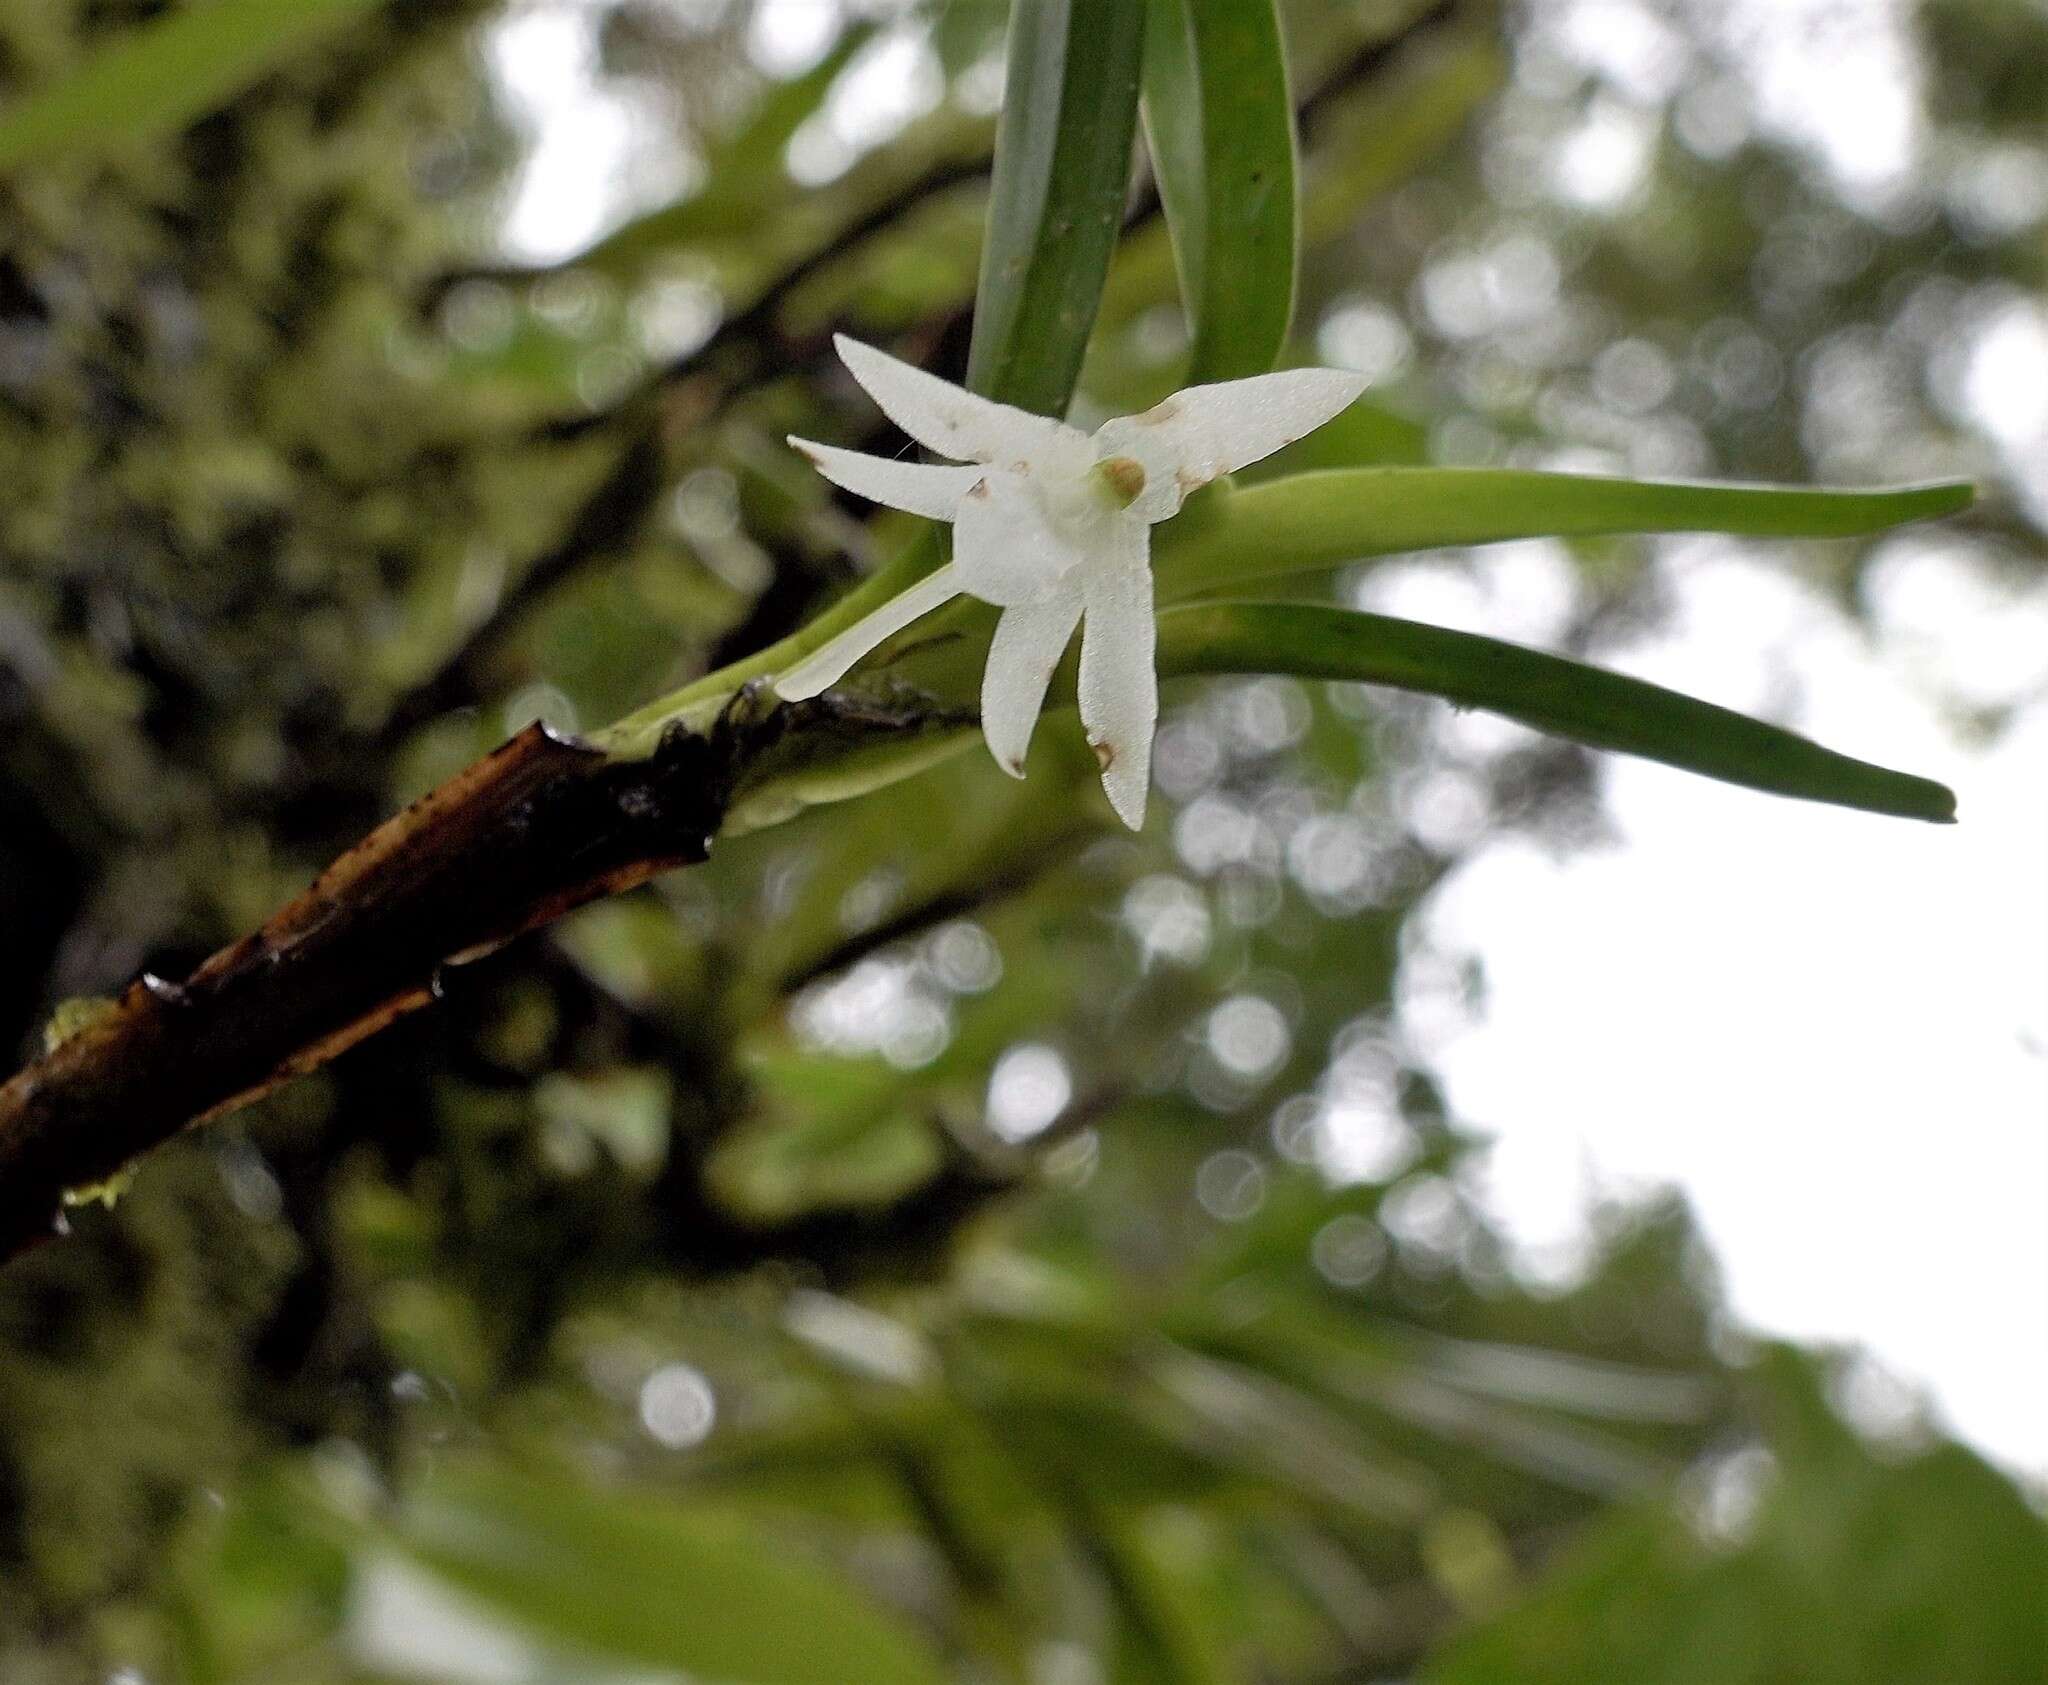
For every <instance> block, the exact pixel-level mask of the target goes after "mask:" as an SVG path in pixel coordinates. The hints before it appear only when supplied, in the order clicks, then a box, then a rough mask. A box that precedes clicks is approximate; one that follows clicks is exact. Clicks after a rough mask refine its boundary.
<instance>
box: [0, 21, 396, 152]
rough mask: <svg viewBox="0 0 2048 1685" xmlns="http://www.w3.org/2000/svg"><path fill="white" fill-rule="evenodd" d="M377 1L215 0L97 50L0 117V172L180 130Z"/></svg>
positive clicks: (106, 148)
mask: <svg viewBox="0 0 2048 1685" xmlns="http://www.w3.org/2000/svg"><path fill="white" fill-rule="evenodd" d="M373 3H374V0H290V3H289V4H287V3H285V0H212V4H210V5H204V6H184V7H180V8H178V9H177V10H176V11H173V12H171V13H169V14H167V15H166V16H164V17H162V18H159V19H157V20H156V21H154V22H152V23H147V24H144V25H143V26H142V27H141V28H139V29H134V30H130V31H129V32H128V33H127V34H125V35H122V36H121V37H120V38H119V39H118V40H115V41H113V42H111V43H109V44H108V45H107V46H105V47H102V48H100V49H99V50H98V51H97V52H95V53H93V54H92V55H91V56H90V57H88V58H86V59H85V60H84V61H83V62H81V63H80V64H79V65H77V66H76V67H75V68H74V69H73V70H71V72H70V73H69V74H67V75H65V76H63V77H60V78H59V79H58V80H57V81H55V82H53V83H51V84H50V85H49V86H48V87H46V88H42V89H39V90H37V91H36V92H34V93H31V94H29V95H28V96H27V97H25V98H23V99H20V100H18V101H11V102H10V103H9V106H8V109H7V111H6V112H5V114H4V115H0V170H6V169H13V168H15V167H17V166H19V165H21V164H26V163H31V162H34V161H36V160H38V159H42V158H47V157H51V156H53V155H56V154H60V153H72V154H84V155H92V156H99V155H103V154H105V153H108V152H111V151H114V150H115V149H116V148H118V147H120V146H122V145H125V144H127V143H129V142H132V141H136V140H142V139H146V138H147V137H149V136H151V135H159V134H164V133H167V132H169V131H171V130H175V129H179V128H182V127H183V126H184V125H185V124H187V123H189V122H191V121H193V120H194V119H195V118H198V117H203V116H205V115H206V113H208V112H209V111H213V110H217V109H218V108H219V107H220V106H223V105H225V104H226V103H227V102H228V101H229V100H231V99H233V98H234V97H235V95H236V94H238V93H240V92H241V91H242V89H244V88H245V87H247V86H248V85H249V84H250V83H251V82H253V81H255V80H256V78H257V77H259V76H261V75H262V74H263V73H264V72H265V71H267V70H269V69H270V68H271V67H272V66H273V65H275V64H277V63H278V62H279V61H281V60H282V59H284V58H285V57H286V56H288V55H289V54H291V53H293V52H295V51H297V50H298V49H299V48H301V47H303V46H305V45H306V44H307V43H308V42H310V41H312V40H314V39H315V38H317V37H318V36H320V35H323V34H326V33H328V32H329V31H331V30H333V29H336V28H338V27H339V26H340V25H342V24H343V23H345V22H347V21H348V20H349V19H350V18H351V17H353V16H354V15H356V14H357V13H359V12H364V11H367V10H369V8H370V6H371V5H372V4H373Z"/></svg>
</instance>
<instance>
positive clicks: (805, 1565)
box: [390, 1463, 945, 1685]
mask: <svg viewBox="0 0 2048 1685" xmlns="http://www.w3.org/2000/svg"><path fill="white" fill-rule="evenodd" d="M390 1543H391V1544H393V1545H394V1546H395V1547H396V1548H398V1549H399V1550H401V1551H403V1552H404V1553H405V1554H406V1555H407V1556H408V1557H409V1558H410V1559H411V1560H413V1561H414V1562H416V1563H418V1564H419V1565H420V1566H422V1567H424V1568H426V1569H428V1570H430V1571H431V1572H432V1573H434V1574H435V1575H437V1576H438V1577H439V1578H441V1579H443V1580H445V1581H446V1582H448V1583H449V1584H451V1585H454V1586H457V1587H459V1588H460V1589H462V1590H463V1591H465V1592H467V1593H469V1594H470V1595H471V1596H472V1597H475V1598H478V1599H480V1600H482V1601H484V1602H486V1603H488V1604H490V1605H492V1606H493V1607H494V1608H495V1609H496V1610H498V1611H501V1612H503V1613H505V1614H508V1615H510V1616H511V1617H512V1618H513V1619H514V1620H515V1621H517V1622H518V1623H519V1624H521V1625H523V1626H526V1627H529V1628H532V1629H535V1630H537V1631H539V1632H540V1633H542V1634H543V1635H545V1636H546V1637H548V1638H551V1639H553V1640H555V1641H556V1642H558V1643H562V1644H566V1645H571V1646H575V1647H577V1648H579V1649H585V1650H591V1651H595V1652H597V1653H598V1654H600V1655H603V1656H607V1657H611V1658H614V1659H616V1660H618V1661H620V1662H623V1663H627V1664H630V1665H633V1666H636V1667H642V1668H657V1669H660V1670H662V1671H663V1672H664V1673H669V1672H681V1673H687V1674H689V1675H690V1676H691V1677H693V1678H702V1679H707V1680H709V1679H717V1680H730V1681H733V1682H734V1685H939V1681H940V1680H941V1679H942V1678H944V1677H945V1675H944V1671H943V1669H942V1668H941V1667H940V1665H939V1663H938V1662H937V1661H936V1660H935V1659H934V1658H933V1657H932V1655H931V1654H930V1652H929V1651H928V1650H927V1649H926V1647H925V1645H924V1644H923V1643H922V1642H921V1641H920V1640H919V1639H918V1637H917V1636H916V1634H915V1633H913V1632H912V1631H911V1630H910V1629H909V1628H908V1627H907V1626H906V1625H905V1624H904V1623H903V1622H901V1621H899V1620H898V1619H896V1618H895V1617H894V1616H893V1615H891V1614H888V1613H886V1612H884V1611H883V1610H881V1609H879V1608H877V1607H876V1606H875V1605H873V1604H871V1603H870V1602H868V1601H867V1600H866V1599H865V1598H863V1597H861V1596H859V1595H858V1594H857V1593H856V1592H855V1591H854V1590H853V1589H852V1588H851V1587H850V1586H847V1585H845V1584H843V1583H842V1582H841V1581H840V1580H839V1579H838V1578H837V1577H836V1576H834V1575H833V1574H831V1573H829V1572H828V1571H827V1570H826V1569H825V1568H823V1567H822V1566H818V1565H815V1564H813V1563H812V1562H811V1561H809V1560H808V1559H806V1558H805V1557H804V1556H803V1555H802V1554H801V1553H797V1552H792V1551H789V1550H788V1549H786V1548H783V1547H782V1546H780V1545H778V1544H777V1542H776V1541H775V1540H774V1539H773V1538H771V1537H769V1536H768V1535H766V1534H763V1533H761V1532H760V1531H758V1530H757V1529H756V1528H754V1527H752V1526H750V1525H749V1524H748V1523H746V1522H745V1521H744V1520H742V1519H740V1518H738V1517H736V1516H733V1515H725V1514H717V1513H714V1512H713V1511H711V1510H709V1509H708V1508H706V1507H705V1506H703V1505H691V1506H688V1507H685V1506H683V1505H680V1504H677V1503H675V1502H673V1501H672V1500H669V1499H665V1498H660V1497H655V1496H651V1495H649V1494H646V1493H633V1492H611V1493H601V1492H597V1491H593V1490H590V1489H587V1488H584V1487H581V1486H577V1485H572V1484H570V1483H568V1482H565V1481H561V1480H556V1479H552V1478H541V1477H536V1476H532V1475H527V1474H515V1473H513V1472H512V1471H510V1470H508V1469H504V1468H501V1467H498V1466H495V1465H490V1464H482V1463H474V1464H466V1465H462V1466H460V1467H451V1468H444V1469H441V1470H439V1471H437V1472H436V1474H435V1475H434V1477H433V1478H432V1479H430V1480H428V1481H426V1482H423V1483H422V1484H421V1486H420V1487H419V1489H417V1490H416V1491H415V1492H414V1493H413V1494H412V1499H411V1502H410V1503H409V1504H408V1505H407V1507H406V1509H405V1511H404V1513H403V1514H402V1515H401V1516H400V1517H399V1519H398V1522H397V1525H396V1526H395V1527H394V1529H393V1530H392V1533H391V1535H390Z"/></svg>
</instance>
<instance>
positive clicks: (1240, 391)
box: [1095, 369, 1366, 521]
mask: <svg viewBox="0 0 2048 1685" xmlns="http://www.w3.org/2000/svg"><path fill="white" fill-rule="evenodd" d="M1365 387H1366V380H1365V377H1364V376H1363V375H1358V374H1353V373H1351V372H1349V371H1348V370H1345V369H1287V370H1283V371H1282V372H1281V373H1279V374H1260V375H1253V376H1252V377H1251V378H1250V379H1249V380H1224V381H1218V382H1216V383H1214V384H1213V385H1208V386H1190V387H1189V388H1188V389H1187V390H1186V391H1184V392H1176V393H1175V394H1174V395H1173V396H1172V397H1171V398H1168V399H1167V400H1166V401H1165V402H1164V403H1161V404H1157V405H1155V406H1154V407H1153V408H1151V409H1149V410H1146V411H1145V412H1144V413H1143V414H1142V415H1125V416H1118V417H1117V418H1116V419H1115V420H1113V421H1107V422H1104V423H1103V425H1102V426H1101V427H1100V428H1099V429H1098V430H1097V431H1096V434H1095V454H1096V456H1097V458H1098V459H1102V460H1106V459H1108V458H1110V457H1117V456H1126V457H1129V458H1131V459H1132V460H1133V461H1135V462H1136V463H1137V464H1138V465H1139V466H1140V467H1141V468H1143V469H1144V470H1145V489H1144V490H1143V491H1142V492H1140V493H1139V494H1138V498H1137V501H1136V502H1134V503H1133V504H1132V505H1131V510H1132V513H1134V514H1136V515H1138V516H1140V517H1142V518H1143V519H1145V520H1147V521H1163V520H1165V519H1166V518H1167V516H1169V515H1171V514H1173V513H1174V512H1175V511H1176V510H1177V509H1179V508H1180V505H1181V500H1182V499H1183V498H1184V497H1186V496H1187V494H1188V493H1189V492H1191V491H1193V490H1195V488H1196V487H1198V486H1205V485H1207V484H1208V483H1209V482H1210V481H1211V480H1214V479H1218V478H1220V477H1221V476H1223V475H1225V474H1230V473H1234V472H1235V471H1236V470H1238V469H1240V468H1243V467H1245V466H1247V465H1248V464H1250V463H1254V462H1257V461H1258V460H1259V459H1260V458H1261V457H1266V456H1271V455H1272V454H1273V453H1274V452H1275V451H1276V450H1279V449H1281V448H1282V447H1283V446H1286V445H1291V444H1293V443H1294V441H1295V440H1296V439H1299V438H1301V437H1302V436H1303V435H1304V434H1308V433H1313V432H1314V431H1315V430H1316V429H1317V428H1318V427H1320V426H1322V425H1323V423H1324V422H1326V421H1328V420H1330V419H1331V418H1332V417H1333V416H1335V415H1337V414H1338V413H1339V412H1340V411H1342V410H1343V409H1345V408H1346V407H1348V406H1349V405H1350V404H1352V403H1353V402H1355V401H1356V400H1357V398H1358V395H1359V394H1360V393H1361V392H1363V391H1364V390H1365Z"/></svg>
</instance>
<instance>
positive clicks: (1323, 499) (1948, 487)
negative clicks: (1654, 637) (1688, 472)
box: [1157, 468, 1974, 599]
mask: <svg viewBox="0 0 2048 1685" xmlns="http://www.w3.org/2000/svg"><path fill="white" fill-rule="evenodd" d="M1973 495H1974V494H1973V492H1972V490H1971V488H1970V487H1969V486H1967V485H1963V484H1954V483H1950V484H1942V485H1929V486H1912V487H1908V488H1905V489H1903V490H1898V491H1817V490H1812V489H1809V488H1805V487H1784V486H1746V485H1702V484H1695V483H1692V482H1688V481H1677V480H1671V481H1658V480H1622V479H1610V478H1607V477H1604V476H1596V475H1581V474H1545V473H1538V472H1534V471H1530V470H1525V469H1516V468H1357V469H1339V470H1331V471H1329V472H1325V473H1316V474H1299V475H1295V476H1293V477H1292V478H1289V479H1284V480H1269V481H1266V482H1263V483H1262V484H1259V485H1256V486H1248V487H1244V488H1241V489H1235V490H1230V489H1226V490H1224V491H1223V492H1221V493H1220V494H1218V493H1216V492H1214V491H1211V492H1206V493H1204V494H1202V496H1201V497H1199V498H1197V499H1195V500H1192V501H1191V502H1190V504H1189V506H1188V508H1187V510H1186V511H1185V512H1184V513H1183V514H1182V515H1181V517H1180V518H1179V519H1178V520H1176V521H1174V522H1173V523H1172V524H1171V525H1169V526H1166V527H1164V528H1163V529H1162V530H1161V532H1160V535H1159V560H1158V564H1157V571H1158V576H1159V583H1160V590H1161V594H1162V596H1165V597H1167V598H1169V599H1171V598H1174V597H1191V596H1197V595H1200V594H1201V593H1203V592H1205V591H1215V590H1218V589H1220V588H1223V587H1227V586H1235V585H1239V584H1242V583H1244V582H1245V581H1246V580H1249V579H1258V578H1265V577H1270V576H1272V575H1275V574H1284V573H1303V572H1307V571H1309V570H1311V569H1314V568H1321V567H1332V566H1335V565H1336V564H1338V563H1340V562H1348V561H1354V560H1356V559H1358V558H1359V557H1362V556H1383V555H1388V554H1391V553H1393V552H1395V551H1400V550H1429V549H1435V548H1437V547H1439V546H1443V545H1454V544H1497V543H1499V542H1501V541H1502V540H1504V539H1511V538H1541V537H1546V536H1549V537H1565V538H1586V537H1592V536H1595V535H1597V534H1603V533H1623V532H1726V533H1741V534H1747V535H1750V536H1753V537H1769V538H1844V537H1855V536H1860V535H1862V534H1865V533H1873V532H1882V531H1884V530H1885V529H1886V528H1887V527H1894V526H1899V525H1901V524H1903V523H1904V522H1907V521H1923V520H1930V519H1933V518H1934V517H1937V516H1941V515H1953V514H1955V513H1956V512H1957V511H1959V510H1962V509H1966V508H1968V507H1969V504H1970V500H1971V498H1972V496H1973Z"/></svg>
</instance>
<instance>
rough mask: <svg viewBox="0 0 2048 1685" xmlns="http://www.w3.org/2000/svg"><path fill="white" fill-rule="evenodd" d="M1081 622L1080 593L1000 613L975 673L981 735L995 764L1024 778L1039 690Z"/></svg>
mask: <svg viewBox="0 0 2048 1685" xmlns="http://www.w3.org/2000/svg"><path fill="white" fill-rule="evenodd" d="M1080 618H1081V593H1080V592H1079V591H1063V592H1061V593H1060V594H1059V595H1058V596H1056V597H1050V598H1048V599H1047V600H1046V601H1044V602H1042V603H1019V604H1018V605H1017V606H1016V607H1015V608H1006V609H1004V610H1003V617H1002V619H1000V620H998V621H997V622H996V636H995V641H994V642H993V643H992V644H990V645H989V648H988V665H987V666H986V667H985V668H983V669H982V674H981V731H982V735H983V736H984V737H986V738H987V739H988V751H989V753H990V754H992V755H994V756H995V758H996V765H997V766H999V767H1001V768H1002V769H1003V770H1004V771H1005V772H1007V773H1008V774H1010V776H1011V777H1012V778H1022V777H1023V776H1024V754H1025V751H1026V750H1028V749H1029V748H1030V747H1031V728H1032V727H1033V726H1035V725H1036V724H1038V713H1039V710H1040V709H1041V708H1043V707H1044V706H1045V688H1046V686H1047V685H1049V684H1051V683H1052V675H1053V669H1054V668H1056V667H1057V666H1059V664H1060V657H1061V656H1062V655H1064V654H1065V653H1066V650H1067V640H1068V639H1069V638H1071V637H1072V636H1073V635H1074V627H1075V625H1076V623H1078V622H1079V620H1080Z"/></svg>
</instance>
